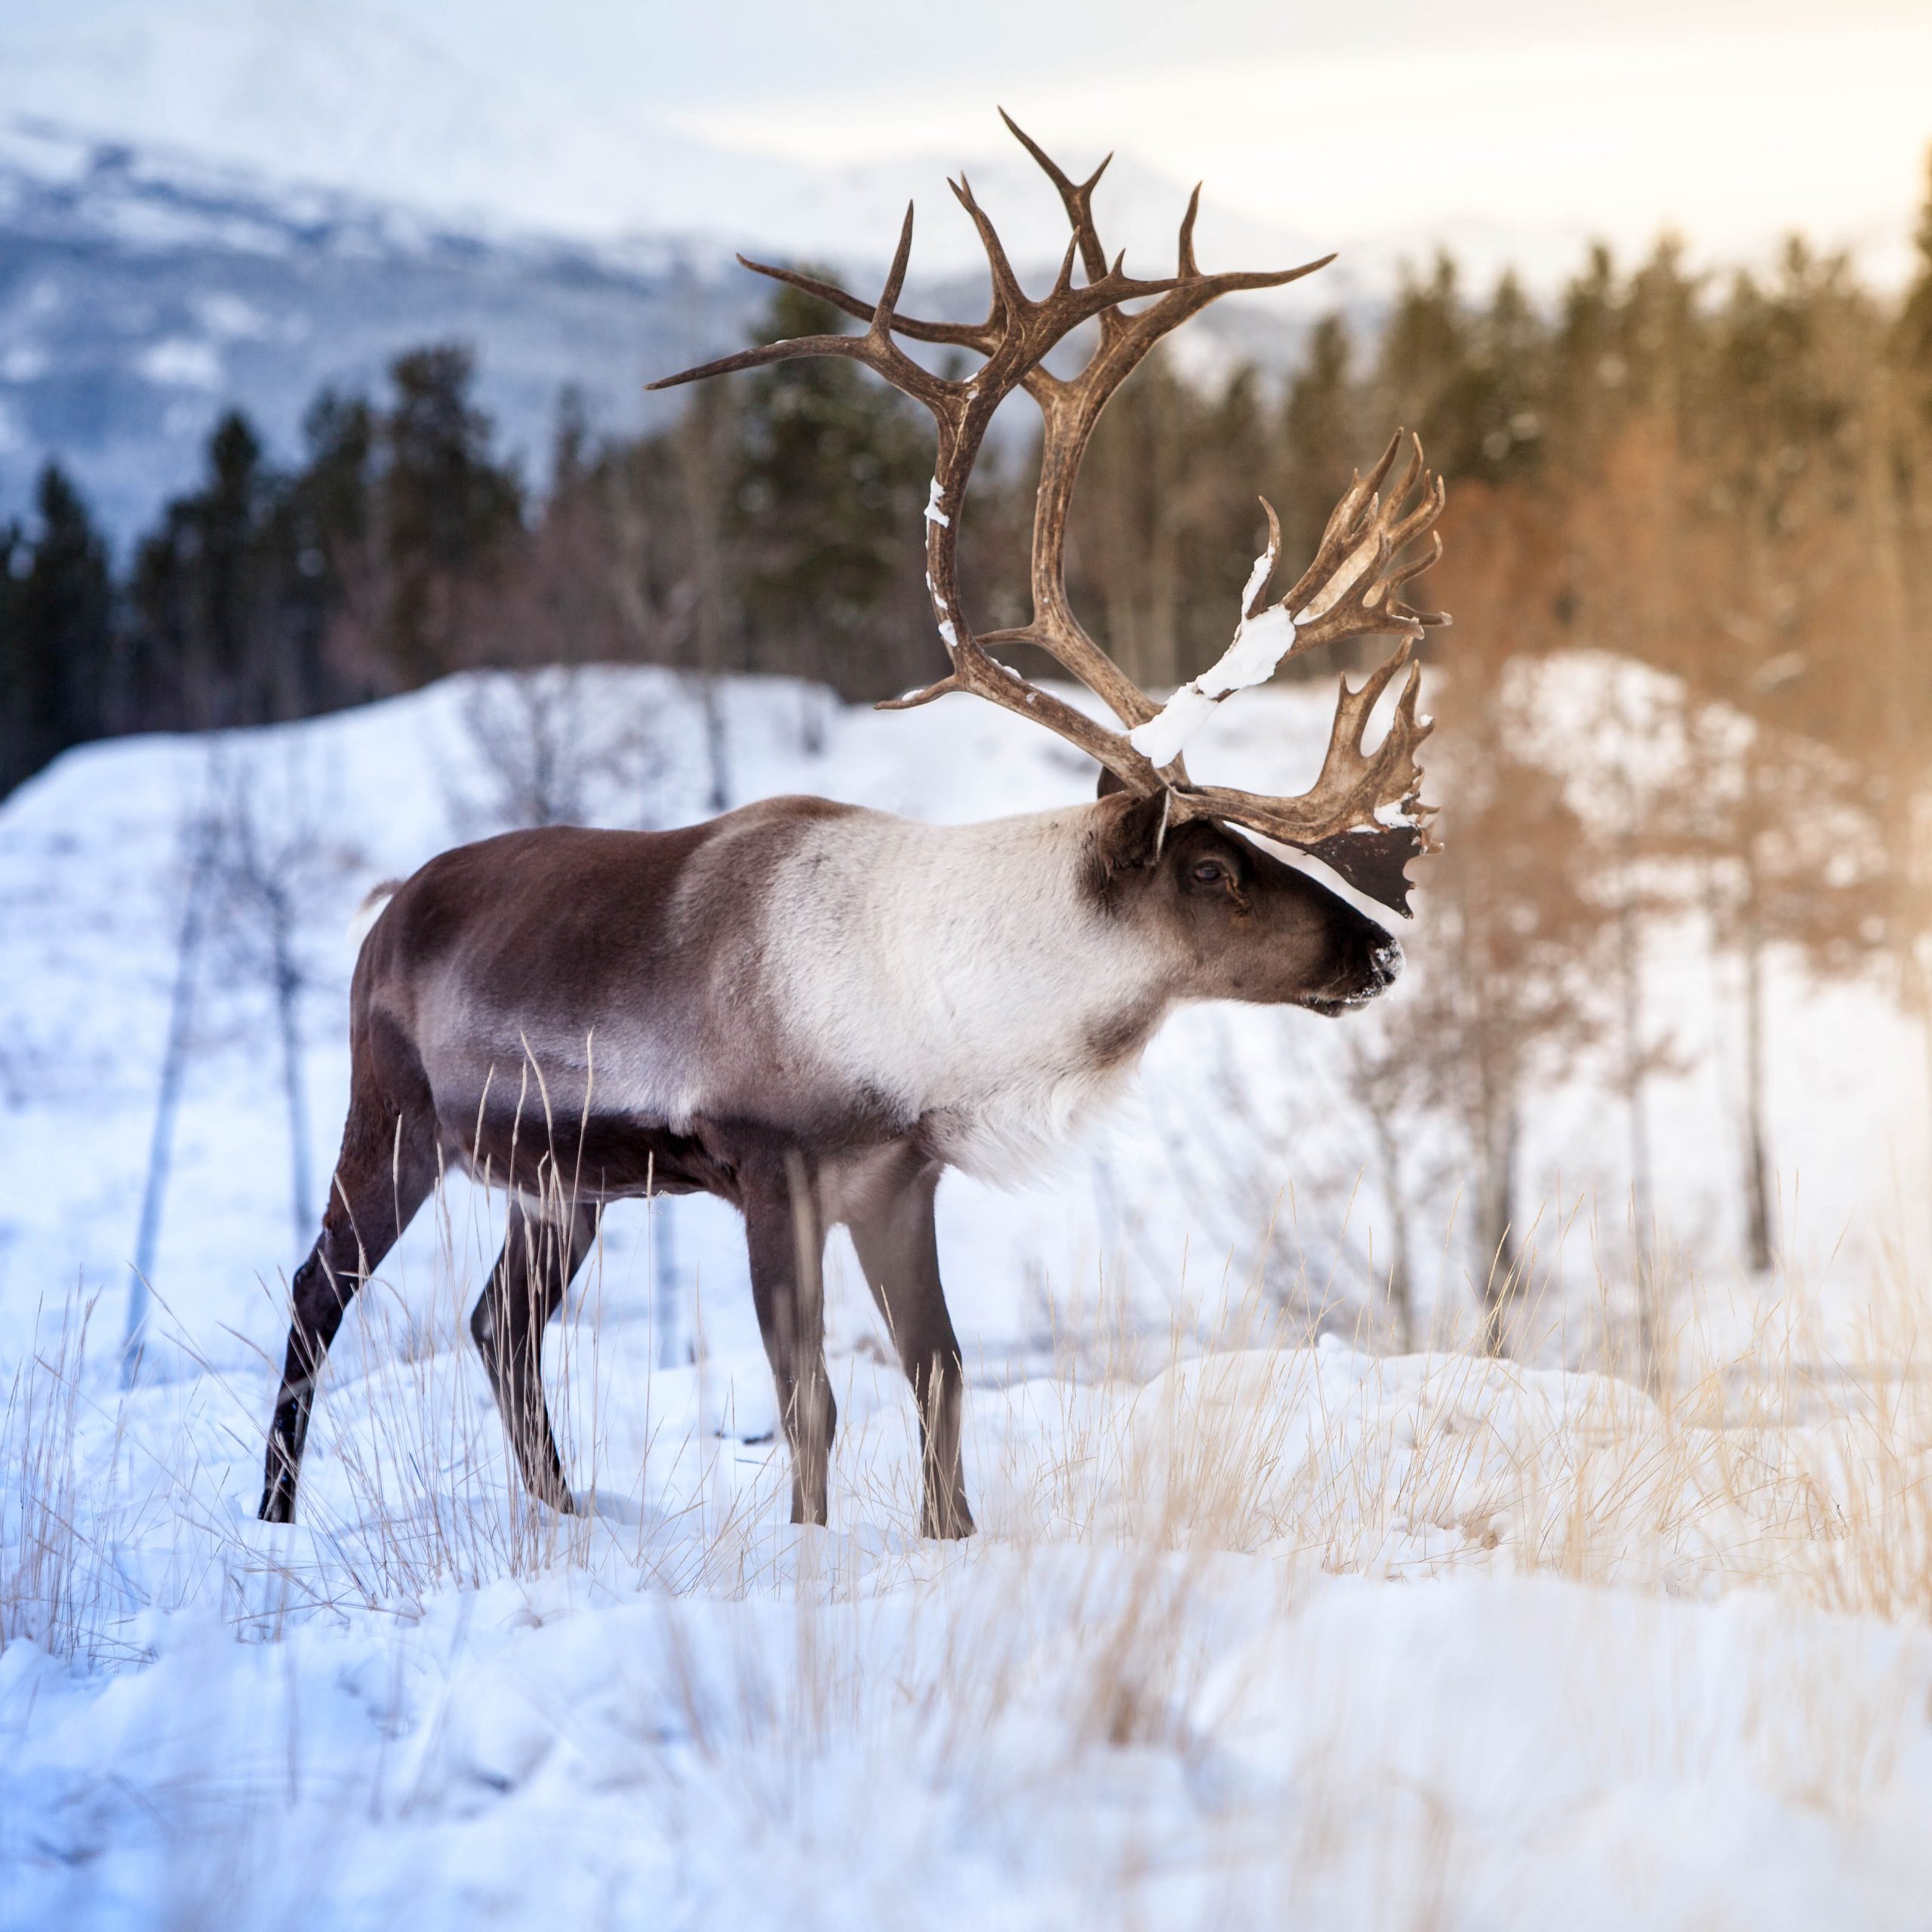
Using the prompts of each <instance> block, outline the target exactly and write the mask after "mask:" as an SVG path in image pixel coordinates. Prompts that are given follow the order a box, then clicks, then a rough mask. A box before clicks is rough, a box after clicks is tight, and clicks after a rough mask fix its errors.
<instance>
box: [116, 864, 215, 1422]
mask: <svg viewBox="0 0 1932 1932" xmlns="http://www.w3.org/2000/svg"><path fill="white" fill-rule="evenodd" d="M213 864H214V845H213V841H212V839H211V838H210V837H209V835H208V834H207V833H206V832H203V833H202V835H201V837H200V840H199V843H198V846H197V848H196V850H195V859H194V864H193V866H192V869H191V871H190V872H189V877H188V897H187V900H186V903H185V904H184V905H183V908H182V911H181V930H180V936H179V937H178V938H177V940H176V941H175V947H174V992H173V993H172V994H171V996H170V998H169V1001H168V1039H167V1044H165V1046H164V1047H163V1048H162V1055H161V1088H160V1091H159V1092H158V1094H157V1095H156V1097H155V1109H154V1131H153V1133H152V1135H151V1136H150V1137H149V1141H148V1169H147V1177H146V1180H144V1181H143V1183H142V1186H141V1219H140V1228H139V1229H138V1231H137V1232H136V1235H135V1236H134V1267H133V1269H131V1272H130V1273H129V1275H128V1325H127V1329H126V1332H125V1334H123V1336H122V1341H121V1386H122V1388H124V1389H131V1388H132V1387H133V1386H134V1384H135V1383H136V1382H137V1380H139V1379H140V1372H141V1357H142V1355H143V1352H144V1350H145V1349H146V1346H147V1327H148V1305H149V1300H150V1299H151V1297H150V1294H149V1287H148V1284H149V1281H151V1280H152V1278H153V1276H154V1257H155V1249H156V1248H157V1247H158V1246H159V1244H160V1241H161V1211H162V1207H163V1205H164V1204H165V1202H166V1201H167V1198H168V1169H169V1167H170V1166H171V1164H172V1162H173V1160H174V1117H175V1115H176V1114H177V1112H178V1111H179V1110H180V1104H181V1088H182V1083H183V1079H184V1078H185V1077H186V1073H187V1068H188V1035H189V1029H190V1028H191V1027H192V1025H193V1023H194V1014H195V969H196V968H197V966H198V964H199V962H200V956H201V949H202V914H203V912H204V909H205V900H206V897H207V894H208V881H209V878H210V876H211V872H212V869H213Z"/></svg>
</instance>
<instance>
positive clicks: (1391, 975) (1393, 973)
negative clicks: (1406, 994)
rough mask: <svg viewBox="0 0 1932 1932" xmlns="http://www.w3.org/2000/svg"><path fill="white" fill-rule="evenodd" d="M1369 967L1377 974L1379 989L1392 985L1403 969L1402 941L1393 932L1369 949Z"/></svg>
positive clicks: (1385, 935) (1376, 980) (1376, 981)
mask: <svg viewBox="0 0 1932 1932" xmlns="http://www.w3.org/2000/svg"><path fill="white" fill-rule="evenodd" d="M1368 969H1369V971H1371V973H1373V974H1374V975H1375V983H1376V986H1377V990H1378V991H1380V989H1382V988H1383V987H1385V986H1393V985H1394V984H1395V981H1396V980H1397V978H1398V977H1399V976H1400V975H1401V971H1402V942H1401V940H1398V939H1397V938H1395V937H1393V936H1392V935H1391V934H1383V937H1382V938H1381V939H1380V940H1379V941H1377V943H1375V944H1374V945H1371V946H1370V948H1369V949H1368Z"/></svg>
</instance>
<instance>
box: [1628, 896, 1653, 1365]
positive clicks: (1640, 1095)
mask: <svg viewBox="0 0 1932 1932" xmlns="http://www.w3.org/2000/svg"><path fill="white" fill-rule="evenodd" d="M1617 979H1618V982H1619V983H1618V989H1617V990H1618V992H1619V995H1620V999H1619V1006H1620V1010H1621V1013H1620V1017H1621V1020H1622V1031H1623V1100H1624V1108H1625V1112H1626V1126H1627V1128H1628V1130H1629V1151H1630V1220H1631V1236H1632V1240H1631V1248H1632V1254H1633V1256H1634V1257H1635V1266H1634V1270H1633V1272H1634V1275H1635V1288H1636V1291H1637V1348H1638V1355H1639V1357H1640V1361H1639V1364H1638V1365H1639V1367H1640V1368H1641V1371H1642V1374H1643V1378H1644V1387H1645V1388H1646V1389H1649V1390H1650V1392H1651V1393H1652V1394H1653V1395H1655V1394H1656V1393H1657V1391H1658V1389H1659V1387H1660V1385H1661V1383H1662V1380H1663V1309H1662V1308H1661V1306H1660V1305H1659V1301H1658V1296H1659V1294H1660V1281H1661V1278H1660V1275H1659V1273H1658V1271H1657V1207H1656V1201H1655V1196H1654V1190H1653V1186H1652V1178H1653V1177H1652V1174H1651V1123H1650V1116H1649V1115H1648V1113H1647V1111H1646V1109H1645V1108H1644V960H1643V949H1642V945H1641V939H1640V937H1639V934H1638V930H1637V915H1636V908H1635V906H1634V905H1633V904H1632V903H1631V895H1630V894H1629V892H1627V891H1626V893H1625V894H1623V897H1622V900H1621V901H1620V904H1619V906H1618V907H1617Z"/></svg>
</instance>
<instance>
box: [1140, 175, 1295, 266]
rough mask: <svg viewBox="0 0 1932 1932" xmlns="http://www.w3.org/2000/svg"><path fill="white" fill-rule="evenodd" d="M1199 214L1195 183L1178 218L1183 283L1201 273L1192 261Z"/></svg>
mask: <svg viewBox="0 0 1932 1932" xmlns="http://www.w3.org/2000/svg"><path fill="white" fill-rule="evenodd" d="M1200 212H1201V183H1199V182H1198V181H1197V182H1195V184H1194V192H1193V193H1192V194H1191V195H1189V196H1188V198H1187V212H1186V214H1184V215H1183V216H1182V217H1181V218H1180V248H1179V250H1178V251H1177V260H1178V262H1179V263H1180V266H1179V269H1178V270H1177V272H1178V273H1179V274H1180V276H1181V278H1182V279H1183V281H1185V280H1187V279H1189V278H1192V277H1193V276H1195V275H1198V274H1199V273H1200V272H1201V264H1200V263H1198V261H1196V260H1195V259H1194V220H1195V216H1197V215H1198V214H1200ZM1332 259H1333V257H1331V260H1332Z"/></svg>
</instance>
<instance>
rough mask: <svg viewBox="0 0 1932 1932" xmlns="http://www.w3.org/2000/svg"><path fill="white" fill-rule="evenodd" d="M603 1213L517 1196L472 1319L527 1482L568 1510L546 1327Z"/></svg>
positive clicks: (553, 1503)
mask: <svg viewBox="0 0 1932 1932" xmlns="http://www.w3.org/2000/svg"><path fill="white" fill-rule="evenodd" d="M599 1212H600V1210H599V1209H598V1208H597V1207H595V1206H593V1205H592V1204H589V1203H588V1202H583V1203H579V1204H558V1206H557V1207H555V1209H554V1210H553V1211H550V1212H548V1213H546V1212H545V1211H543V1209H540V1208H533V1207H530V1206H529V1205H528V1204H525V1202H524V1201H521V1200H520V1199H518V1198H515V1197H512V1200H511V1202H510V1211H509V1228H508V1229H507V1230H506V1232H505V1235H504V1239H503V1252H502V1253H501V1254H499V1255H498V1256H497V1265H496V1266H495V1267H494V1268H493V1269H491V1271H490V1282H489V1285H488V1287H486V1288H485V1290H484V1291H483V1293H482V1294H481V1296H480V1297H478V1300H477V1303H476V1306H475V1310H474V1312H472V1314H471V1315H470V1318H469V1332H470V1334H471V1335H472V1337H474V1338H475V1343H476V1348H477V1352H478V1354H479V1355H481V1356H482V1358H483V1367H484V1368H485V1371H486V1372H487V1373H488V1375H489V1377H490V1386H491V1389H493V1390H494V1392H495V1395H496V1398H497V1411H498V1412H499V1413H500V1414H501V1416H502V1417H503V1429H504V1432H505V1433H506V1435H508V1436H509V1441H510V1447H511V1448H512V1449H513V1450H514V1451H515V1452H516V1460H517V1466H518V1468H519V1469H521V1471H522V1472H523V1481H524V1487H525V1488H526V1489H528V1491H529V1492H530V1494H531V1495H532V1496H534V1497H535V1498H536V1499H537V1501H538V1502H540V1503H548V1504H549V1506H550V1507H551V1508H552V1509H555V1510H559V1511H561V1512H564V1513H565V1514H568V1513H569V1512H570V1510H571V1508H572V1503H571V1492H570V1487H569V1485H568V1484H567V1483H566V1482H565V1480H564V1466H563V1461H562V1459H561V1457H559V1456H558V1454H557V1438H556V1437H555V1435H554V1434H553V1433H552V1431H551V1428H550V1411H549V1407H548V1406H547V1405H546V1403H545V1401H544V1399H543V1331H544V1327H545V1326H546V1324H547V1323H548V1322H549V1320H550V1318H551V1317H552V1315H555V1313H556V1312H557V1310H558V1309H559V1308H560V1307H561V1306H562V1305H563V1300H564V1296H565V1291H567V1290H568V1288H569V1287H570V1284H571V1281H572V1279H573V1278H574V1277H575V1275H576V1274H577V1270H578V1269H580V1268H581V1267H582V1266H583V1263H584V1259H585V1257H586V1256H587V1255H588V1254H589V1252H590V1251H591V1249H592V1247H593V1246H594V1245H595V1242H596V1239H597V1223H598V1214H599Z"/></svg>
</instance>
